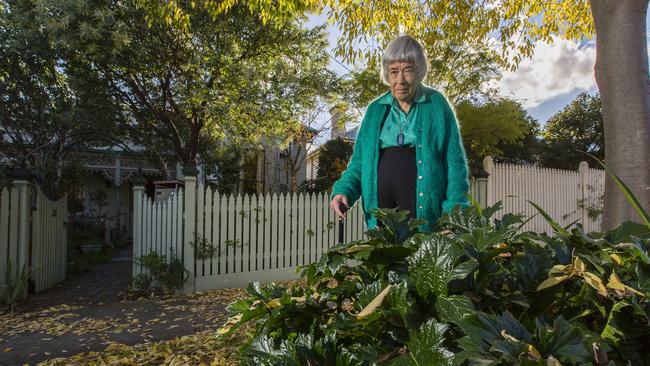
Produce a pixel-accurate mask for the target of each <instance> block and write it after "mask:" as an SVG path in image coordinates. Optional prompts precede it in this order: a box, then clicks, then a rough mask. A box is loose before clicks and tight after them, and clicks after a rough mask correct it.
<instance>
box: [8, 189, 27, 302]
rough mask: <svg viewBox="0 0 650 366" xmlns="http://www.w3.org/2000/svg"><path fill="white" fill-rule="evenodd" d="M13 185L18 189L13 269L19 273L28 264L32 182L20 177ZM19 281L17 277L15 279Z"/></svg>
mask: <svg viewBox="0 0 650 366" xmlns="http://www.w3.org/2000/svg"><path fill="white" fill-rule="evenodd" d="M13 186H14V187H15V188H16V190H17V191H18V258H17V263H16V265H15V267H14V268H13V270H14V271H18V272H16V273H20V271H21V270H22V269H23V268H25V270H27V266H28V265H29V244H30V242H29V241H30V237H29V235H30V233H31V230H30V229H31V227H30V222H31V214H32V210H31V199H30V198H31V197H30V193H31V188H32V184H31V183H30V182H29V181H28V180H26V179H22V178H18V179H16V180H14V181H13ZM15 280H16V281H19V280H20V279H19V278H16V279H15ZM27 293H28V286H25V288H24V290H23V293H22V294H21V298H23V299H25V298H27Z"/></svg>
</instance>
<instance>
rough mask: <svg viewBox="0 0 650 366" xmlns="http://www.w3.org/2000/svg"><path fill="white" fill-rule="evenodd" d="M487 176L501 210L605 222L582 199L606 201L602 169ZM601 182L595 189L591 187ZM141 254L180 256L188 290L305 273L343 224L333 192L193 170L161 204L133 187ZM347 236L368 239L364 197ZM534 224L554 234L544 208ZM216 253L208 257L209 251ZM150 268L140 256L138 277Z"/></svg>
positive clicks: (487, 191) (592, 226)
mask: <svg viewBox="0 0 650 366" xmlns="http://www.w3.org/2000/svg"><path fill="white" fill-rule="evenodd" d="M484 163H485V164H484V165H485V169H486V171H488V173H489V174H490V175H489V177H488V178H487V179H472V181H471V189H470V194H471V195H472V196H473V197H474V198H475V199H476V200H477V201H478V202H479V203H481V204H482V205H486V204H489V205H491V204H494V203H495V202H497V201H502V202H503V209H501V210H500V211H499V212H497V213H496V215H495V217H497V218H500V217H501V216H502V215H504V214H506V213H522V214H524V215H526V216H527V217H530V216H534V215H537V211H536V210H535V208H534V207H533V206H532V205H531V204H529V203H528V202H527V200H530V201H533V202H535V203H536V204H538V205H540V206H541V207H542V208H543V209H544V210H546V211H547V212H548V213H549V214H550V215H551V216H552V217H553V218H555V219H556V220H557V221H558V222H560V223H561V224H564V225H568V224H570V223H572V222H574V221H575V220H577V219H580V220H581V222H582V223H583V225H584V226H585V228H586V229H587V231H592V230H598V229H599V228H600V217H598V218H591V217H589V215H588V210H587V208H584V207H583V208H581V207H579V204H578V201H579V200H582V201H584V202H586V203H587V206H588V205H589V204H594V203H597V200H598V197H599V196H600V195H601V194H602V191H603V187H604V175H603V172H602V171H599V170H594V169H588V168H587V167H586V163H585V164H584V165H581V168H580V171H579V172H572V171H559V170H551V169H540V168H533V167H523V166H512V165H501V164H494V163H493V162H492V159H491V158H489V157H488V158H486V159H485V161H484ZM588 186H589V187H592V188H588ZM134 199H135V204H134V220H135V221H134V238H133V244H134V247H133V250H134V256H135V257H139V256H141V255H145V254H148V253H150V252H155V253H158V254H161V255H165V256H166V259H167V261H169V260H171V256H172V254H174V255H176V256H177V258H179V259H180V260H181V261H182V262H183V264H184V266H185V268H186V269H187V270H188V271H190V273H191V275H190V280H189V281H188V284H187V287H186V290H187V291H201V290H208V289H215V288H225V287H239V286H245V285H246V284H247V283H248V282H250V281H276V280H287V279H292V278H295V277H296V273H295V269H296V268H297V267H298V266H300V265H305V264H309V263H312V262H314V261H317V260H319V259H320V257H321V255H322V254H323V253H324V252H325V251H327V249H328V248H330V247H331V246H333V245H335V244H336V243H337V242H338V239H339V230H340V228H339V225H338V222H337V220H336V218H335V217H334V213H333V212H332V210H331V209H330V208H329V201H328V196H327V194H323V193H319V194H304V193H300V194H298V193H296V194H286V195H285V194H280V195H277V194H266V195H260V196H258V195H224V194H220V193H219V192H216V191H213V190H212V188H210V187H204V186H203V185H201V184H197V183H196V178H195V177H192V176H186V177H185V187H184V189H178V190H177V191H176V192H174V194H173V195H172V196H171V197H170V199H169V200H167V201H164V202H154V201H153V200H151V199H150V198H148V197H147V196H146V195H145V194H144V187H143V186H135V187H134ZM343 227H344V229H343V230H344V232H343V236H344V238H343V240H344V241H345V242H349V241H353V240H360V239H362V238H363V237H364V234H365V231H366V227H365V221H364V218H363V211H362V209H361V206H360V201H358V202H357V203H356V204H355V205H354V206H353V207H352V208H351V209H350V211H349V212H348V215H347V218H346V220H345V222H344V226H343ZM524 229H526V230H534V231H538V232H541V231H546V232H550V231H551V228H550V226H549V225H548V223H547V222H546V221H545V220H544V219H543V218H542V217H541V215H537V216H536V217H534V218H533V219H532V220H531V221H529V222H528V223H527V224H526V226H524ZM205 253H207V254H212V255H208V256H205V255H202V254H205ZM138 273H146V271H145V270H144V269H143V268H142V267H141V265H140V264H139V263H138V262H137V261H134V267H133V274H134V277H135V276H136V275H137V274H138Z"/></svg>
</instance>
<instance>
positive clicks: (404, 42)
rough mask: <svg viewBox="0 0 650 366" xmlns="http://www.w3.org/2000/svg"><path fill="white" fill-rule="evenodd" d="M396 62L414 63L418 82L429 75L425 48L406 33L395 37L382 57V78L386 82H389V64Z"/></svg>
mask: <svg viewBox="0 0 650 366" xmlns="http://www.w3.org/2000/svg"><path fill="white" fill-rule="evenodd" d="M394 62H412V63H414V64H415V72H416V77H417V79H416V80H417V82H418V84H419V83H421V82H422V80H424V78H425V77H426V76H427V71H428V67H427V57H426V56H425V55H424V49H423V48H422V46H421V45H420V43H418V41H416V40H415V38H413V37H411V36H407V35H404V36H399V37H397V38H395V39H394V40H392V41H391V42H390V43H389V44H388V47H386V49H385V50H384V54H383V55H382V57H381V79H382V81H383V82H384V83H385V84H389V82H388V66H389V65H390V64H392V63H394Z"/></svg>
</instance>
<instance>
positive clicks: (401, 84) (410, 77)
mask: <svg viewBox="0 0 650 366" xmlns="http://www.w3.org/2000/svg"><path fill="white" fill-rule="evenodd" d="M415 74H416V69H415V64H414V63H413V62H403V61H399V62H393V63H392V64H390V65H388V82H389V84H390V92H391V93H392V94H393V97H395V99H397V100H398V101H400V102H410V101H411V100H412V99H413V96H414V95H415V89H416V87H417V85H415V82H416V81H415V78H416V76H415Z"/></svg>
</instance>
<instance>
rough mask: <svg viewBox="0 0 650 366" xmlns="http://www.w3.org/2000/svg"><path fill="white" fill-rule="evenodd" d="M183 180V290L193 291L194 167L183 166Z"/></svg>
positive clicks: (194, 230)
mask: <svg viewBox="0 0 650 366" xmlns="http://www.w3.org/2000/svg"><path fill="white" fill-rule="evenodd" d="M183 180H184V181H185V195H184V201H185V202H184V203H183V205H184V209H183V218H184V220H185V221H184V223H183V255H182V261H183V267H184V268H185V269H186V270H187V271H188V272H189V279H188V280H187V282H186V283H185V285H184V287H183V292H194V290H195V288H196V286H195V277H194V275H195V273H196V272H195V268H194V267H195V264H196V261H195V260H194V247H192V245H193V244H194V243H196V238H195V236H196V168H194V167H185V168H183Z"/></svg>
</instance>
